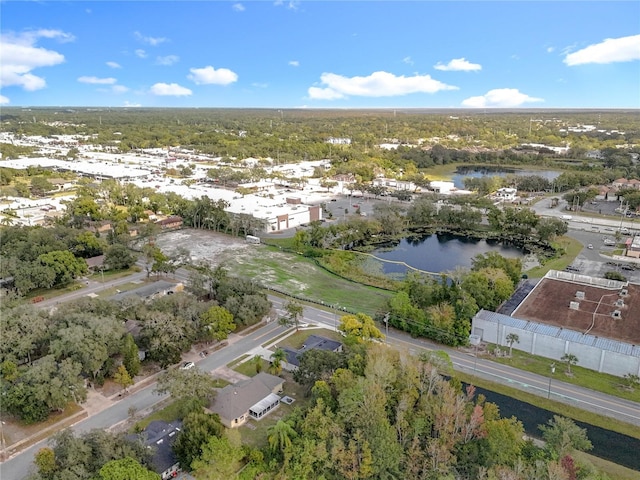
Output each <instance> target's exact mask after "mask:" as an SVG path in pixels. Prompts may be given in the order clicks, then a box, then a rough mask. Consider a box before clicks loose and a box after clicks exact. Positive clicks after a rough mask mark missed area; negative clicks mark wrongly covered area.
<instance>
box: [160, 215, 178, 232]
mask: <svg viewBox="0 0 640 480" xmlns="http://www.w3.org/2000/svg"><path fill="white" fill-rule="evenodd" d="M156 225H159V226H160V228H161V229H162V230H170V229H173V228H180V227H182V217H179V216H178V215H173V216H171V217H167V218H164V219H162V220H158V221H157V222H156Z"/></svg>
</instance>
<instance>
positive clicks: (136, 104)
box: [122, 100, 142, 108]
mask: <svg viewBox="0 0 640 480" xmlns="http://www.w3.org/2000/svg"><path fill="white" fill-rule="evenodd" d="M122 106H124V107H134V108H136V107H141V106H142V105H141V104H139V103H131V102H129V100H125V102H124V103H123V104H122Z"/></svg>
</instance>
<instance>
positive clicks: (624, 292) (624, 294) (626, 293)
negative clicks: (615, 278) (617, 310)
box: [620, 288, 629, 297]
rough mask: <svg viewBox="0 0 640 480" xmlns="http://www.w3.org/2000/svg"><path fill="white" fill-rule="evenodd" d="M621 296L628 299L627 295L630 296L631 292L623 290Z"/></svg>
mask: <svg viewBox="0 0 640 480" xmlns="http://www.w3.org/2000/svg"><path fill="white" fill-rule="evenodd" d="M620 295H621V296H623V297H626V296H627V295H629V290H627V289H626V288H623V289H622V290H620Z"/></svg>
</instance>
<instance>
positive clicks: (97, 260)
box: [85, 255, 104, 272]
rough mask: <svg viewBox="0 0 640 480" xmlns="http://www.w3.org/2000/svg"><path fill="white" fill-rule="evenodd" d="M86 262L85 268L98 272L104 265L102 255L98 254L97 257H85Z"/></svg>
mask: <svg viewBox="0 0 640 480" xmlns="http://www.w3.org/2000/svg"><path fill="white" fill-rule="evenodd" d="M85 262H87V268H89V270H91V271H92V272H99V271H100V270H101V269H102V267H103V266H104V255H98V256H97V257H91V258H85Z"/></svg>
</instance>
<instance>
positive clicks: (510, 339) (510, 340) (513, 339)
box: [505, 333, 520, 357]
mask: <svg viewBox="0 0 640 480" xmlns="http://www.w3.org/2000/svg"><path fill="white" fill-rule="evenodd" d="M505 339H506V341H507V345H509V356H510V357H511V356H512V354H513V344H514V343H520V337H519V336H518V334H516V333H509V334H508V335H507V336H506V338H505Z"/></svg>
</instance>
